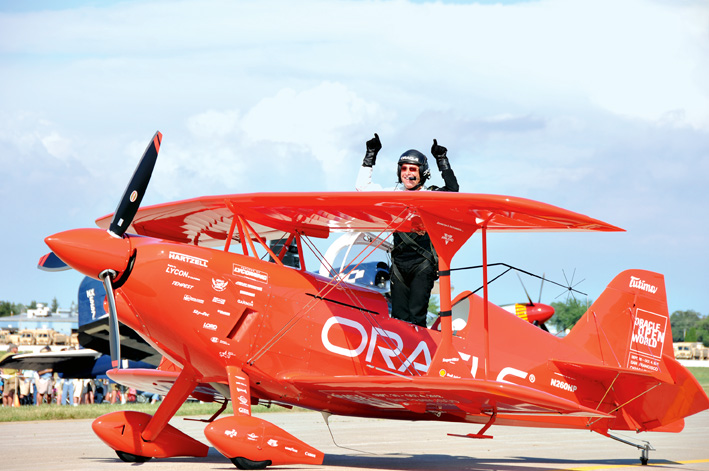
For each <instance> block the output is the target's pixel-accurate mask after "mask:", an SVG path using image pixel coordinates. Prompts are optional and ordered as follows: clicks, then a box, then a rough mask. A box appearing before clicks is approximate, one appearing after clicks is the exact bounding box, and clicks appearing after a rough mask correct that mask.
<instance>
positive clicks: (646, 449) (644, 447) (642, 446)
mask: <svg viewBox="0 0 709 471" xmlns="http://www.w3.org/2000/svg"><path fill="white" fill-rule="evenodd" d="M607 436H608V437H609V438H612V439H613V440H616V441H619V442H621V443H625V444H626V445H630V446H634V447H635V448H637V449H638V450H640V464H642V465H643V466H647V463H648V461H650V450H652V451H655V449H654V448H653V447H652V445H651V444H650V442H648V441H645V440H638V441H632V440H629V439H627V438H623V437H619V436H617V435H613V434H612V433H608V434H607Z"/></svg>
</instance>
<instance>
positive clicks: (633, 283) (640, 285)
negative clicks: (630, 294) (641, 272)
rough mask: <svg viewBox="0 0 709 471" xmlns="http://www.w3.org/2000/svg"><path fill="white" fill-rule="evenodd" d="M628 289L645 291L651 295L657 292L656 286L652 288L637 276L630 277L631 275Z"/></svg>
mask: <svg viewBox="0 0 709 471" xmlns="http://www.w3.org/2000/svg"><path fill="white" fill-rule="evenodd" d="M630 287H631V288H637V289H641V290H643V291H647V292H648V293H652V294H655V293H656V292H657V286H653V285H651V284H649V283H646V282H645V280H641V279H640V278H638V277H637V276H632V275H630Z"/></svg>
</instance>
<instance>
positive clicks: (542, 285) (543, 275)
mask: <svg viewBox="0 0 709 471" xmlns="http://www.w3.org/2000/svg"><path fill="white" fill-rule="evenodd" d="M545 276H546V274H545V273H542V282H541V284H540V285H539V301H537V302H538V303H541V302H542V288H544V278H545Z"/></svg>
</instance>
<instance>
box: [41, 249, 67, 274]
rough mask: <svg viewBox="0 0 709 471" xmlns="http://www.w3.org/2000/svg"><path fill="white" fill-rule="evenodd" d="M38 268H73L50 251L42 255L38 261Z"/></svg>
mask: <svg viewBox="0 0 709 471" xmlns="http://www.w3.org/2000/svg"><path fill="white" fill-rule="evenodd" d="M37 268H39V269H40V270H42V271H64V270H71V267H70V266H69V265H67V264H66V263H64V262H62V260H61V259H60V258H59V257H57V256H56V255H55V254H54V252H49V253H48V254H45V255H43V256H42V258H40V259H39V262H38V263H37Z"/></svg>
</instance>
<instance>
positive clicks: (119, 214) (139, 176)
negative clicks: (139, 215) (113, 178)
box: [108, 131, 162, 237]
mask: <svg viewBox="0 0 709 471" xmlns="http://www.w3.org/2000/svg"><path fill="white" fill-rule="evenodd" d="M161 142H162V133H160V131H158V132H156V133H155V135H154V136H153V140H152V141H150V144H148V147H147V148H146V149H145V152H143V157H142V158H141V159H140V162H138V166H137V167H136V168H135V172H133V177H132V178H131V180H130V182H129V183H128V186H127V187H126V190H125V191H124V192H123V197H122V198H121V200H120V202H119V203H118V207H117V208H116V212H115V213H114V214H113V220H112V221H111V225H110V227H109V228H108V233H109V234H111V235H114V236H116V237H123V234H125V232H126V229H128V226H130V224H131V223H132V222H133V218H134V217H135V213H136V212H138V208H139V207H140V202H141V201H143V196H144V195H145V190H146V189H147V188H148V183H149V182H150V177H151V176H152V174H153V168H155V161H157V159H158V152H159V151H160V143H161Z"/></svg>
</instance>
